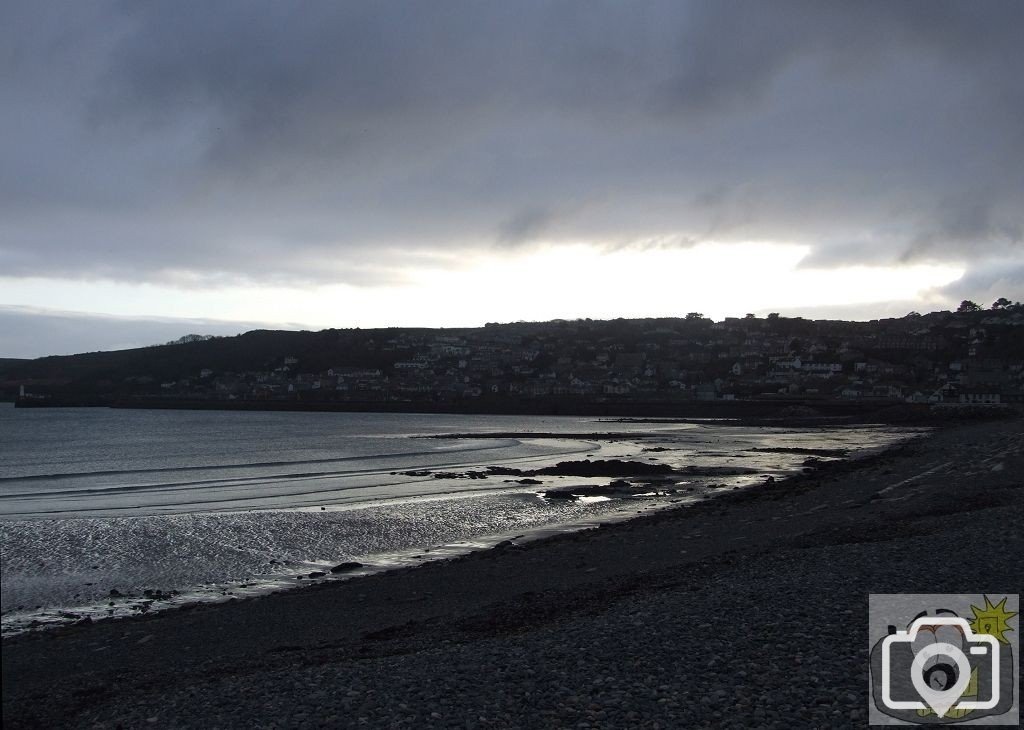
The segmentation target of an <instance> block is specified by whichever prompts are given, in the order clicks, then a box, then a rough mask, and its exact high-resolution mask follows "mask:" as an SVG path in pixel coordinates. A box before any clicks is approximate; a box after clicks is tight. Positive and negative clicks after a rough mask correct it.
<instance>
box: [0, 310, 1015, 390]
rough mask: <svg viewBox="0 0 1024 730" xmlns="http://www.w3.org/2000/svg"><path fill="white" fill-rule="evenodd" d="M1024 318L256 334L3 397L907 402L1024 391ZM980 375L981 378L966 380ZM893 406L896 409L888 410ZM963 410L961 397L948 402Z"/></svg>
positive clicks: (1, 377) (109, 364)
mask: <svg viewBox="0 0 1024 730" xmlns="http://www.w3.org/2000/svg"><path fill="white" fill-rule="evenodd" d="M1022 334H1024V307H1021V306H1019V305H1014V306H1013V307H1011V308H1008V309H996V310H979V311H968V312H955V313H954V312H933V313H930V314H925V315H921V314H916V313H912V314H910V315H907V316H906V317H902V318H898V319H884V320H874V321H871V322H849V321H839V320H807V319H803V318H799V317H792V318H787V317H779V316H778V315H770V316H769V317H767V318H757V317H752V316H750V317H745V318H729V319H726V320H724V321H722V322H713V321H712V320H710V319H707V318H704V317H702V316H701V315H699V314H697V313H692V314H690V315H687V316H686V317H682V318H652V319H629V320H627V319H615V320H589V319H586V320H571V321H567V320H555V321H551V322H518V323H509V324H488V325H486V326H484V327H477V328H459V329H447V328H444V329H428V328H384V329H358V328H357V329H327V330H322V331H319V332H307V331H302V332H295V331H276V330H254V331H252V332H246V333H244V334H241V335H237V336H234V337H212V338H211V337H205V336H192V335H186V336H185V337H182V338H180V339H179V340H177V341H175V342H174V343H170V344H166V345H158V346H152V347H142V348H136V349H131V350H117V351H111V352H92V353H85V354H79V355H67V356H53V357H43V358H38V359H35V360H16V359H6V360H0V396H4V397H7V398H10V397H13V395H14V394H16V393H17V391H18V389H19V388H21V387H24V388H25V389H26V392H27V393H31V394H32V395H34V396H37V397H42V398H52V399H54V400H53V402H56V401H57V400H59V399H61V398H68V397H73V398H78V399H81V400H80V401H79V402H83V403H85V402H89V401H90V399H94V400H95V399H98V400H99V402H112V401H114V400H119V399H124V398H130V399H137V398H150V399H151V398H160V399H163V400H165V401H166V400H167V399H175V398H177V399H180V400H203V401H207V402H210V401H218V400H228V399H230V400H233V401H245V402H249V401H288V400H302V401H323V402H340V401H346V402H356V401H358V402H377V401H387V402H389V403H395V402H431V403H439V402H444V403H456V402H467V401H474V402H483V401H484V400H488V399H490V400H501V399H504V400H509V399H516V400H523V399H531V398H563V397H564V398H575V399H584V400H585V399H591V400H593V399H599V400H600V399H605V400H623V399H634V400H636V401H640V400H647V401H653V400H663V399H666V398H668V399H677V400H687V399H689V400H707V399H730V398H736V399H739V398H749V397H761V396H771V395H775V396H778V395H780V394H782V395H787V396H788V395H794V394H799V395H810V396H813V397H832V398H838V397H843V398H859V397H861V395H863V396H865V397H887V398H893V399H902V398H904V397H909V396H910V395H913V394H914V393H915V392H916V393H922V394H924V395H925V396H929V395H930V394H934V393H935V392H936V391H937V389H939V388H942V387H944V386H948V385H949V384H950V383H956V384H958V385H963V386H967V385H971V386H972V387H973V386H978V387H981V386H985V385H986V384H991V385H992V386H993V387H995V386H998V388H999V389H1000V390H1001V391H1005V392H1006V393H1008V394H1012V393H1017V392H1018V391H1019V390H1022V389H1024V383H1022V377H1024V376H1022V365H1021V363H1022V362H1024V336H1022ZM968 370H970V372H971V374H970V376H969V377H968V376H967V375H966V373H967V371H968ZM880 394H885V395H880ZM948 395H949V392H948V388H947V396H948Z"/></svg>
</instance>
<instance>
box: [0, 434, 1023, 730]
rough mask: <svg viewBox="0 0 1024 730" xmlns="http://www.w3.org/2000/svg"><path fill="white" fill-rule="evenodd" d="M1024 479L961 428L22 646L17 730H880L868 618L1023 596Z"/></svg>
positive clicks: (12, 656) (991, 443) (13, 710)
mask: <svg viewBox="0 0 1024 730" xmlns="http://www.w3.org/2000/svg"><path fill="white" fill-rule="evenodd" d="M1022 473H1024V420H1021V419H1015V420H1001V421H992V422H980V423H968V424H963V425H957V426H948V427H945V428H943V429H941V430H937V431H935V432H933V433H931V434H928V435H926V436H922V437H919V438H917V439H914V440H912V441H910V442H908V443H905V444H903V445H900V446H897V447H894V448H892V449H890V450H888V451H886V452H883V453H881V454H876V455H873V456H869V457H865V458H861V459H856V460H852V461H842V462H830V463H828V464H823V465H822V466H821V467H820V468H818V469H816V470H814V471H811V472H808V473H806V474H804V475H801V476H797V477H793V478H790V479H787V480H780V481H778V482H777V483H775V484H771V485H765V486H764V487H762V488H758V489H752V490H747V491H741V492H736V493H735V494H729V495H723V496H720V497H718V498H715V499H711V500H706V501H704V502H701V503H698V504H695V505H692V506H686V507H680V508H678V509H673V510H665V511H661V512H658V513H655V514H652V515H650V516H645V517H638V518H637V519H634V520H631V521H628V522H619V523H609V524H607V525H604V526H602V527H600V528H598V529H593V530H587V531H584V532H578V533H573V534H567V535H560V536H557V537H553V538H550V539H545V540H538V541H534V542H527V543H523V544H516V543H515V541H512V542H510V543H507V544H504V545H502V546H499V547H498V548H495V549H491V550H486V551H481V552H477V553H472V554H469V555H466V556H462V557H458V558H453V559H451V560H447V561H438V562H435V563H429V564H426V565H422V566H418V567H413V568H407V569H401V570H395V571H391V572H387V573H382V574H378V575H372V576H368V577H365V578H359V579H354V580H350V581H346V582H340V583H332V584H325V585H323V586H316V587H311V588H307V589H305V590H298V591H289V592H285V593H278V594H273V595H268V596H265V597H261V598H257V599H250V600H240V601H235V602H231V603H228V604H221V605H207V606H198V607H188V608H187V609H185V610H176V611H168V612H164V613H160V614H157V615H153V616H143V617H139V618H135V619H122V620H115V621H98V622H94V623H91V624H88V625H81V626H72V627H67V628H62V629H59V630H54V631H47V632H40V633H35V634H27V635H22V636H17V637H13V638H11V639H7V640H5V641H4V644H3V711H4V727H12V728H14V727H76V728H78V727H96V728H117V727H125V728H129V727H182V728H192V727H195V728H199V727H202V728H213V727H222V728H232V727H258V728H292V727H300V728H301V727H384V728H392V727H394V728H495V727H498V728H535V727H577V728H604V727H645V728H674V727H716V728H718V727H726V728H728V727H736V728H740V727H742V728H750V727H754V728H758V727H761V728H794V727H808V728H810V727H864V726H866V724H867V708H868V698H867V690H868V680H867V664H868V662H867V644H868V642H867V610H868V595H869V594H870V593H954V592H978V591H983V590H994V591H1004V592H1018V591H1019V587H1020V586H1021V585H1024V576H1022V572H1024V571H1022V569H1021V567H1020V561H1019V556H1020V555H1021V554H1024V500H1022V491H1021V488H1022V486H1024V479H1022V477H1021V474H1022ZM951 546H952V547H951Z"/></svg>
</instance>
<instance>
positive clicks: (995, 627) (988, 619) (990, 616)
mask: <svg viewBox="0 0 1024 730" xmlns="http://www.w3.org/2000/svg"><path fill="white" fill-rule="evenodd" d="M971 611H973V612H974V618H972V619H971V629H973V630H974V633H976V634H989V635H990V636H994V637H996V639H998V640H999V643H1001V644H1009V643H1010V640H1009V639H1007V638H1006V636H1004V634H1005V633H1006V632H1007V631H1013V629H1012V628H1010V625H1009V623H1008V622H1009V620H1010V619H1011V618H1013V617H1014V616H1016V615H1017V612H1016V611H1007V610H1006V598H1005V597H1004V598H1003V600H1001V601H1000V602H999V603H996V604H993V603H992V601H990V600H989V597H988V596H985V605H984V607H982V606H975V605H971Z"/></svg>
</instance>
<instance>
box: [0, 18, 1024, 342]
mask: <svg viewBox="0 0 1024 730" xmlns="http://www.w3.org/2000/svg"><path fill="white" fill-rule="evenodd" d="M1022 27H1024V3H1021V2H1019V1H1017V0H1006V1H996V0H976V1H975V2H947V1H944V0H922V1H915V0H904V1H902V2H889V1H887V2H873V1H871V0H863V1H861V2H856V3H850V2H829V1H821V0H805V1H797V0H773V1H772V2H762V1H760V0H755V1H750V2H740V1H737V0H703V1H700V2H685V1H684V0H675V1H673V2H664V3H662V2H642V1H638V2H630V3H621V2H601V1H600V0H586V1H582V2H530V1H529V0H520V1H517V2H515V3H498V2H455V1H451V0H436V1H434V2H409V3H405V2H389V3H359V2H327V1H326V0H323V1H320V0H306V1H305V2H300V1H299V0H295V1H294V2H281V1H280V0H267V1H261V0H244V1H239V2H232V1H229V0H225V1H223V2H189V1H187V0H175V1H173V2H162V1H155V0H154V1H147V0H137V1H133V2H124V1H120V0H119V1H116V2H107V1H105V0H91V1H90V2H88V3H40V2H29V1H21V2H19V1H17V0H16V1H15V2H9V3H4V4H3V6H2V8H0V110H2V111H0V357H36V356H41V355H46V354H65V353H70V352H80V351H91V350H100V349H113V348H121V347H130V346H138V345H146V344H153V343H157V342H163V341H166V340H169V339H174V338H175V337H177V336H180V335H182V334H186V333H190V332H197V333H211V334H234V333H236V332H239V331H244V330H246V329H252V328H254V327H282V328H304V329H320V328H325V327H353V326H359V327H374V326H476V325H482V324H483V323H485V322H492V321H516V320H546V319H553V318H575V317H593V318H610V317H619V316H621V317H642V316H682V315H685V314H686V313H687V312H691V311H700V312H703V313H705V314H706V315H708V316H711V317H713V318H716V319H721V318H722V317H725V316H742V315H743V314H745V313H747V312H753V313H756V314H765V313H767V312H770V311H778V312H781V313H783V314H787V315H794V316H795V315H799V316H807V317H842V318H849V319H870V318H875V317H881V316H901V315H902V314H905V313H906V312H908V311H911V310H917V311H922V312H924V311H932V310H935V309H948V308H951V307H955V306H956V304H957V303H958V302H959V301H960V300H962V299H965V298H968V299H973V300H975V301H978V302H979V303H982V304H986V305H987V304H990V303H991V302H992V301H993V300H994V299H996V298H997V297H1000V296H1006V297H1008V298H1010V299H1015V300H1016V299H1024V255H1022V251H1024V243H1022V238H1024V123H1022V122H1021V120H1022V119H1024V43H1021V42H1020V32H1021V28H1022Z"/></svg>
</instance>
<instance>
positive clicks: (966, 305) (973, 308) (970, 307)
mask: <svg viewBox="0 0 1024 730" xmlns="http://www.w3.org/2000/svg"><path fill="white" fill-rule="evenodd" d="M956 311H957V312H980V311H981V305H980V304H977V303H976V302H972V301H971V300H970V299H964V300H963V301H962V302H960V306H959V307H957V308H956Z"/></svg>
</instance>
